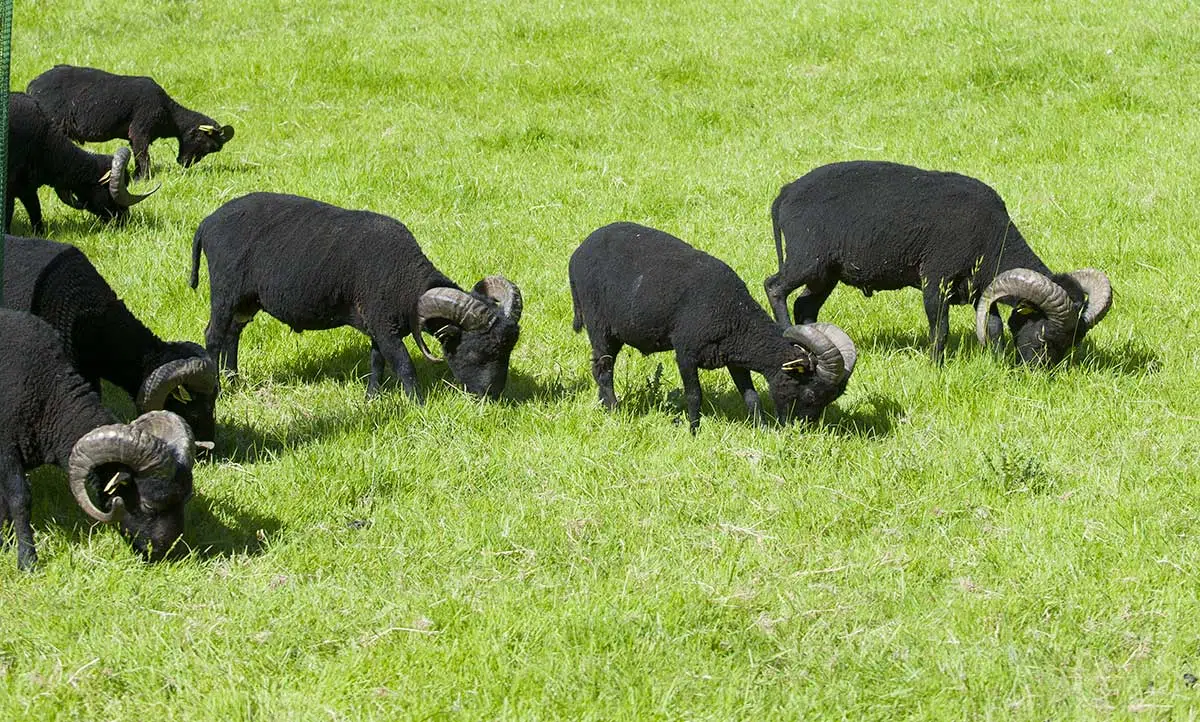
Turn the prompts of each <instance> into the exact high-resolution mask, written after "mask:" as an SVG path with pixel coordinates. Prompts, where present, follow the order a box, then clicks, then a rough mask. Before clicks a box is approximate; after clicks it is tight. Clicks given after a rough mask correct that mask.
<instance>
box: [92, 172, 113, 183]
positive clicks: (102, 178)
mask: <svg viewBox="0 0 1200 722" xmlns="http://www.w3.org/2000/svg"><path fill="white" fill-rule="evenodd" d="M110 178H112V171H111V170H110V171H108V172H107V173H105V174H104V175H102V176H100V180H98V181H96V182H97V183H107V182H108V180H109V179H110Z"/></svg>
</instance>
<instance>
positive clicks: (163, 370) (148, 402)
mask: <svg viewBox="0 0 1200 722" xmlns="http://www.w3.org/2000/svg"><path fill="white" fill-rule="evenodd" d="M181 386H182V387H183V388H185V389H187V390H189V391H195V392H197V393H201V394H212V393H214V392H216V390H217V365H216V364H215V363H213V360H212V359H211V358H209V357H208V356H207V355H204V356H192V357H190V358H181V359H175V360H174V361H168V362H166V363H165V364H163V365H162V366H159V367H158V368H156V369H154V370H153V371H151V372H150V374H149V375H147V376H146V379H145V380H144V381H142V387H141V388H140V389H139V390H138V395H137V408H138V411H153V410H155V409H161V408H164V407H166V404H167V397H168V396H170V395H171V394H172V393H173V392H174V391H175V390H176V389H178V388H179V387H181Z"/></svg>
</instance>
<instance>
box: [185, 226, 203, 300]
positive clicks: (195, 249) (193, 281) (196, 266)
mask: <svg viewBox="0 0 1200 722" xmlns="http://www.w3.org/2000/svg"><path fill="white" fill-rule="evenodd" d="M203 247H204V243H203V241H201V240H200V229H199V228H197V229H196V235H195V236H193V237H192V277H191V278H190V279H189V280H188V285H189V286H191V287H192V288H193V289H195V288H196V286H197V285H199V284H200V251H201V250H202V249H203Z"/></svg>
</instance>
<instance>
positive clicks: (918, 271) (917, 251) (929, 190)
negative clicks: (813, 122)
mask: <svg viewBox="0 0 1200 722" xmlns="http://www.w3.org/2000/svg"><path fill="white" fill-rule="evenodd" d="M771 220H772V225H773V228H774V233H775V252H776V255H777V257H778V259H779V272H778V273H776V274H775V275H773V276H770V277H769V278H767V279H766V281H765V282H764V286H765V287H766V291H767V297H768V298H769V299H770V302H771V308H772V309H773V310H774V312H775V318H776V320H777V321H778V322H779V323H788V311H787V297H788V294H790V293H791V292H792V291H793V290H795V289H796V288H798V287H800V286H802V285H803V286H806V288H805V290H804V291H803V292H802V293H801V294H800V296H799V297H797V298H796V302H795V305H794V308H793V311H794V315H793V318H794V320H795V321H796V323H808V322H811V321H815V320H816V319H817V312H818V311H820V309H821V304H823V303H824V302H825V299H826V298H828V297H829V294H830V292H831V291H832V290H833V288H834V286H836V285H837V284H838V282H839V281H841V282H842V283H845V284H848V285H851V286H854V287H856V288H860V289H862V292H863V293H864V294H865V295H867V296H870V295H871V294H872V293H874V292H875V291H886V290H892V289H898V288H904V287H907V286H912V287H914V288H920V289H921V290H922V291H923V293H924V296H925V313H926V315H927V316H928V318H929V334H930V337H931V340H932V342H933V359H934V360H935V361H937V362H938V363H941V362H942V359H943V357H944V350H945V346H946V336H947V334H948V333H949V317H948V313H947V311H948V306H950V305H952V304H977V316H976V330H977V333H978V336H979V340H980V343H982V344H984V345H987V344H989V343H991V344H992V345H993V347H994V348H998V347H999V344H1000V340H1001V336H1002V335H1003V328H1004V325H1003V322H1002V321H1001V319H1000V314H999V311H997V310H996V308H995V306H996V304H997V303H1000V302H1003V303H1009V304H1012V305H1014V306H1015V310H1014V312H1013V314H1012V315H1011V317H1010V318H1009V329H1010V330H1011V332H1012V335H1013V340H1014V343H1015V345H1016V347H1017V353H1018V355H1019V357H1020V360H1021V362H1022V363H1037V364H1054V363H1057V362H1058V361H1059V360H1060V359H1062V358H1063V356H1064V355H1065V354H1066V352H1067V351H1068V350H1070V348H1071V347H1072V346H1074V345H1075V344H1077V343H1078V342H1079V341H1080V339H1082V338H1083V335H1084V334H1085V333H1087V331H1088V329H1090V328H1092V327H1093V326H1095V325H1096V323H1098V322H1099V321H1100V319H1101V318H1103V317H1104V314H1105V313H1106V312H1107V311H1108V307H1109V305H1110V304H1111V303H1112V287H1111V286H1110V285H1109V282H1108V278H1107V277H1106V276H1105V275H1104V274H1103V273H1101V272H1100V271H1097V270H1094V269H1084V270H1081V271H1076V272H1074V273H1068V274H1052V273H1051V271H1050V269H1049V268H1047V267H1046V265H1045V264H1044V263H1042V261H1041V259H1039V258H1038V257H1037V255H1036V254H1035V253H1034V252H1033V250H1032V249H1030V248H1029V245H1028V244H1027V243H1026V242H1025V239H1024V238H1023V237H1022V236H1021V234H1020V232H1019V231H1017V227H1016V226H1015V225H1013V222H1012V219H1011V218H1009V215H1008V209H1007V208H1005V206H1004V201H1002V200H1001V199H1000V196H999V195H998V194H997V193H996V191H994V190H993V189H992V188H990V187H989V186H987V185H985V184H984V183H983V182H981V181H978V180H976V179H974V178H970V177H967V176H964V175H959V174H957V173H942V172H936V171H928V170H922V169H920V168H914V167H912V166H906V165H899V164H897V163H887V162H883V161H851V162H846V163H833V164H831V165H825V166H821V167H819V168H817V169H815V170H813V171H810V172H809V173H808V174H807V175H805V176H803V177H802V178H800V179H799V180H796V181H794V182H792V183H790V184H788V185H786V186H784V187H783V189H782V190H781V191H780V193H779V197H777V198H776V199H775V203H774V204H773V205H772V206H771ZM785 239H786V242H787V260H786V261H785V260H784V253H783V241H784V240H785Z"/></svg>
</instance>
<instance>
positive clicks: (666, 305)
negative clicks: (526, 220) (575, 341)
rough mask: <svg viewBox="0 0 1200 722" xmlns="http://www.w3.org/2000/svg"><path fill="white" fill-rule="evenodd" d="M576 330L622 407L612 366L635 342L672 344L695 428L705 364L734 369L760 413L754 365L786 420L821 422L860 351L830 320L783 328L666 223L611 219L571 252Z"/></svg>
mask: <svg viewBox="0 0 1200 722" xmlns="http://www.w3.org/2000/svg"><path fill="white" fill-rule="evenodd" d="M569 275H570V284H571V299H572V303H573V305H574V309H575V320H574V328H575V331H576V332H578V331H580V330H581V329H583V328H586V329H587V333H588V339H589V340H590V342H591V346H592V375H593V377H594V378H595V379H596V384H597V386H598V387H599V391H600V401H601V402H602V403H603V404H604V405H605V406H606V407H608V408H609V409H611V408H613V407H614V406H616V403H617V397H616V394H615V393H614V390H613V366H614V364H615V362H616V357H617V354H618V353H620V351H621V348H622V347H624V346H626V345H628V346H632V347H634V348H636V349H637V350H639V351H641V352H642V353H644V354H650V353H655V352H659V351H670V350H674V352H675V361H676V363H677V364H678V366H679V375H680V377H681V379H682V381H683V390H684V395H685V396H686V398H687V414H688V424H689V428H690V429H691V431H692V433H695V432H696V430H697V429H698V428H699V426H700V403H701V389H700V378H699V374H698V369H715V368H720V367H722V366H724V367H726V368H728V369H729V375H730V376H731V377H732V378H733V382H734V385H735V386H737V389H738V391H739V393H740V394H741V396H742V400H743V402H744V403H745V404H746V408H747V410H748V411H749V414H750V418H751V419H753V420H754V421H755V422H760V421H761V416H760V414H761V412H760V408H759V398H758V392H757V391H755V389H754V383H753V380H752V379H751V377H750V372H751V371H753V372H756V373H758V374H761V375H762V376H763V377H765V378H766V380H767V385H768V386H769V388H770V391H771V398H772V400H773V402H774V405H775V416H776V417H777V418H778V419H779V421H780V422H782V423H788V422H789V421H791V420H793V419H800V420H803V421H807V422H813V421H816V420H817V419H818V418H819V417H820V415H821V412H822V411H823V410H824V409H825V407H826V406H828V405H829V404H830V403H832V402H833V401H834V400H835V399H837V398H838V397H839V396H841V395H842V393H843V392H844V391H845V390H846V384H847V382H848V381H849V380H850V375H851V374H852V373H853V372H854V364H855V361H856V360H857V357H858V354H857V352H856V351H855V348H854V343H853V342H851V340H850V338H849V336H847V335H846V334H845V332H843V331H842V330H841V329H840V328H838V327H837V326H834V325H833V324H824V323H822V324H808V325H803V326H789V327H787V328H785V329H780V328H779V327H778V326H777V325H776V324H775V323H774V321H772V319H771V317H770V315H768V314H767V312H766V311H764V310H763V309H762V307H761V306H759V305H758V303H756V302H755V301H754V299H753V298H752V297H751V296H750V292H749V291H748V290H746V284H745V283H743V282H742V280H741V278H739V277H738V275H737V273H735V272H734V271H733V269H732V268H730V267H729V266H727V265H726V264H725V263H724V262H722V261H720V260H719V259H717V258H714V257H712V256H710V255H708V254H707V253H704V252H702V251H699V250H696V249H695V248H692V247H691V246H689V245H688V244H686V243H684V242H683V241H681V240H679V239H678V238H675V237H674V236H671V235H669V234H667V233H664V232H662V231H659V230H656V229H653V228H647V227H646V226H640V225H637V224H634V223H613V224H611V225H607V226H604V227H603V228H600V229H597V230H596V231H594V232H593V233H592V234H591V235H589V236H588V237H587V238H586V239H585V240H584V241H583V243H582V244H580V246H579V248H577V249H576V250H575V252H574V253H573V254H572V255H571V261H570V268H569Z"/></svg>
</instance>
